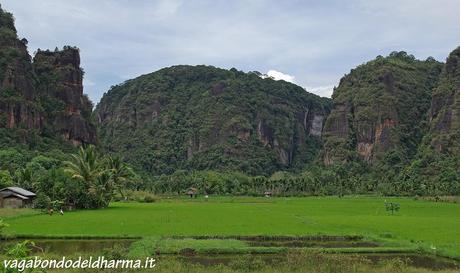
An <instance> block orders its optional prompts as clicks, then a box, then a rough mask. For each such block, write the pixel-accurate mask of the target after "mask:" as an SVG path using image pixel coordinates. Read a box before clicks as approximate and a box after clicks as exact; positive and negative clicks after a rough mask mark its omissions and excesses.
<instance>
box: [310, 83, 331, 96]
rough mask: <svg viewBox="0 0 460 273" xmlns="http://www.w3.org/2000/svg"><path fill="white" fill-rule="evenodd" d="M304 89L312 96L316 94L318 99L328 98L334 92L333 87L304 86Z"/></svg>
mask: <svg viewBox="0 0 460 273" xmlns="http://www.w3.org/2000/svg"><path fill="white" fill-rule="evenodd" d="M305 89H306V90H307V91H308V92H310V93H313V94H316V95H318V96H320V97H328V98H330V97H331V96H332V92H333V91H334V85H324V86H306V87H305Z"/></svg>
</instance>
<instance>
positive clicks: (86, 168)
mask: <svg viewBox="0 0 460 273" xmlns="http://www.w3.org/2000/svg"><path fill="white" fill-rule="evenodd" d="M71 156H72V158H71V160H70V161H66V162H64V166H65V169H64V171H65V172H66V173H68V174H70V176H71V177H72V178H73V179H75V180H78V181H81V182H82V183H83V185H84V188H85V189H86V191H87V192H86V193H87V194H88V197H90V198H89V199H88V200H85V202H84V205H83V206H84V207H90V208H98V207H102V206H105V204H106V203H107V204H108V202H106V200H105V198H107V196H105V195H103V192H108V191H110V196H111V194H112V192H111V191H112V189H111V188H110V187H108V184H107V181H106V180H107V175H108V174H107V172H108V171H107V168H106V166H105V164H104V160H103V159H102V158H101V157H100V156H99V154H98V153H97V151H96V148H95V147H94V146H92V145H90V146H88V147H87V148H83V147H80V150H79V151H78V154H74V155H71ZM102 178H103V179H102ZM85 199H86V198H85ZM109 200H110V197H109Z"/></svg>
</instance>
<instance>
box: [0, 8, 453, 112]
mask: <svg viewBox="0 0 460 273" xmlns="http://www.w3.org/2000/svg"><path fill="white" fill-rule="evenodd" d="M0 3H1V4H2V7H3V8H4V9H5V10H7V11H9V12H12V13H13V14H14V16H15V18H16V28H17V30H18V35H19V36H20V37H25V38H27V40H28V41H29V51H30V54H31V55H33V53H34V52H35V51H36V50H37V49H38V48H40V49H54V48H55V47H59V48H62V47H63V46H64V45H72V46H77V47H79V48H80V54H81V60H82V61H81V66H82V67H83V68H84V70H85V79H84V90H85V93H87V94H88V95H89V97H90V98H91V99H92V101H93V102H94V103H97V102H98V101H99V100H100V98H101V97H102V95H103V94H104V92H106V91H107V90H108V89H109V88H110V86H112V85H116V84H119V83H122V82H124V81H125V80H128V79H131V78H134V77H137V76H139V75H142V74H147V73H150V72H154V71H156V70H158V69H160V68H163V67H168V66H172V65H178V64H190V65H198V64H206V65H213V66H216V67H221V68H226V69H230V68H232V67H235V68H237V69H238V70H242V71H259V72H261V73H263V74H268V75H269V76H272V77H274V78H275V79H284V80H286V81H291V82H294V83H296V84H298V85H300V86H302V87H304V88H305V89H306V90H307V91H309V92H312V93H315V94H318V95H320V96H325V97H330V96H331V94H332V90H333V88H334V86H337V84H338V82H339V80H340V78H341V77H343V75H345V74H347V73H348V72H349V71H350V69H352V68H354V67H356V66H357V65H359V64H362V63H364V62H366V61H369V60H371V59H373V58H375V57H376V56H378V55H383V56H386V55H388V54H389V53H390V52H392V51H400V50H403V51H406V52H408V53H409V54H413V55H415V57H417V58H419V59H425V58H427V57H429V56H432V57H434V58H436V59H437V60H440V61H444V60H445V58H446V57H447V55H448V54H449V52H450V51H452V50H453V49H455V48H456V47H458V46H460V16H458V11H459V10H460V1H458V0H431V1H430V0H385V1H383V0H382V1H377V0H375V1H374V0H348V1H342V0H303V1H300V0H284V1H280V0H233V1H227V0H136V1H133V0H131V1H130V0H97V1H96V0H66V1H63V0H0Z"/></svg>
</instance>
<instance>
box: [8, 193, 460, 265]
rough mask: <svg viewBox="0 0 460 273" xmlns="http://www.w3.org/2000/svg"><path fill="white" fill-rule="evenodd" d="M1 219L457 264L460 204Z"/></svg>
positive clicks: (255, 207) (235, 206) (13, 225)
mask: <svg viewBox="0 0 460 273" xmlns="http://www.w3.org/2000/svg"><path fill="white" fill-rule="evenodd" d="M385 199H386V200H387V201H391V202H397V203H399V204H400V205H401V210H400V212H398V213H396V214H395V215H391V214H389V213H388V212H387V211H386V210H385V206H384V201H385ZM0 215H2V212H0ZM3 215H6V216H4V217H3V218H4V219H5V222H6V223H8V224H9V227H8V228H6V233H7V234H10V235H23V236H55V237H58V236H114V237H123V236H140V237H150V236H173V235H181V236H196V235H206V236H216V235H272V236H273V235H293V236H296V235H318V234H328V235H362V236H365V237H369V238H372V239H374V240H377V241H378V240H381V241H386V242H391V243H392V244H393V245H397V244H401V246H419V247H421V248H423V249H425V250H429V251H432V252H438V253H441V254H442V255H446V256H454V257H460V204H453V203H436V202H428V201H416V200H413V199H403V198H395V199H393V198H391V199H389V198H378V197H345V198H337V197H311V198H250V197H242V198H230V197H211V198H210V199H209V200H207V201H205V200H204V199H195V200H190V199H161V200H160V201H158V202H156V203H148V204H147V203H112V204H111V206H110V207H109V208H107V209H103V210H92V211H75V212H67V213H65V215H64V216H61V215H58V214H55V215H53V216H49V215H46V214H34V213H30V212H29V213H25V214H23V215H19V216H12V215H13V214H11V212H8V213H7V214H3ZM234 243H236V242H234ZM236 244H238V243H236Z"/></svg>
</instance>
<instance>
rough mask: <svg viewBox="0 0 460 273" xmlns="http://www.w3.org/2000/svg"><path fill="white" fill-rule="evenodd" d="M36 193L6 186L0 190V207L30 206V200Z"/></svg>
mask: <svg viewBox="0 0 460 273" xmlns="http://www.w3.org/2000/svg"><path fill="white" fill-rule="evenodd" d="M36 196H37V195H36V194H35V193H33V192H30V191H28V190H25V189H23V188H19V187H7V188H4V189H1V190H0V207H2V208H26V207H32V201H33V200H34V198H35V197H36Z"/></svg>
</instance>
